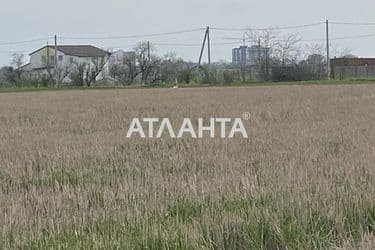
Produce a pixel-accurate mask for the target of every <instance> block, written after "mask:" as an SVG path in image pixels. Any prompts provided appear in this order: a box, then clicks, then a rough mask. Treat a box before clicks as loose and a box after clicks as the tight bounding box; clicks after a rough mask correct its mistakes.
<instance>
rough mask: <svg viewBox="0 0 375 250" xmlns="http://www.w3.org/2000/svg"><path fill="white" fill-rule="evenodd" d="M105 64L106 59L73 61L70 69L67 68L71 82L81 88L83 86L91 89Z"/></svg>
mask: <svg viewBox="0 0 375 250" xmlns="http://www.w3.org/2000/svg"><path fill="white" fill-rule="evenodd" d="M106 63H107V58H106V57H96V58H92V59H91V62H88V61H81V62H79V61H73V62H72V67H70V68H69V70H70V73H68V72H66V73H68V75H70V78H71V80H72V81H73V82H74V83H76V84H78V85H81V86H83V85H84V84H86V85H87V87H91V86H92V84H93V83H95V81H96V79H97V77H98V76H99V75H100V73H102V72H103V69H104V66H105V65H106Z"/></svg>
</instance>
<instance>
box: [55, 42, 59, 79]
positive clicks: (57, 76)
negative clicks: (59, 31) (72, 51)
mask: <svg viewBox="0 0 375 250" xmlns="http://www.w3.org/2000/svg"><path fill="white" fill-rule="evenodd" d="M54 63H55V80H56V84H58V83H59V72H58V71H59V70H58V67H57V66H58V65H57V35H55V62H54Z"/></svg>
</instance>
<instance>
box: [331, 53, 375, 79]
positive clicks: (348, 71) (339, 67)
mask: <svg viewBox="0 0 375 250" xmlns="http://www.w3.org/2000/svg"><path fill="white" fill-rule="evenodd" d="M331 78H333V79H339V80H343V79H348V78H375V58H334V59H331Z"/></svg>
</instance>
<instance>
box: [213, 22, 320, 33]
mask: <svg viewBox="0 0 375 250" xmlns="http://www.w3.org/2000/svg"><path fill="white" fill-rule="evenodd" d="M323 24H324V22H319V23H311V24H303V25H295V26H284V27H270V28H250V27H249V28H221V27H213V28H211V29H213V30H221V31H249V30H259V31H264V30H288V29H299V28H307V27H313V26H319V25H323Z"/></svg>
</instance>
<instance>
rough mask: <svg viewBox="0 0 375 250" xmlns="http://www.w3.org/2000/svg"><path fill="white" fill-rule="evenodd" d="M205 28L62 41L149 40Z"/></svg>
mask: <svg viewBox="0 0 375 250" xmlns="http://www.w3.org/2000/svg"><path fill="white" fill-rule="evenodd" d="M203 30H205V28H199V29H190V30H181V31H173V32H165V33H154V34H143V35H129V36H106V37H64V36H62V37H60V38H61V39H68V40H113V39H128V38H147V37H158V36H169V35H176V34H184V33H192V32H196V31H203Z"/></svg>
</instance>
